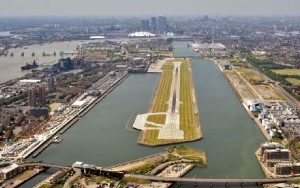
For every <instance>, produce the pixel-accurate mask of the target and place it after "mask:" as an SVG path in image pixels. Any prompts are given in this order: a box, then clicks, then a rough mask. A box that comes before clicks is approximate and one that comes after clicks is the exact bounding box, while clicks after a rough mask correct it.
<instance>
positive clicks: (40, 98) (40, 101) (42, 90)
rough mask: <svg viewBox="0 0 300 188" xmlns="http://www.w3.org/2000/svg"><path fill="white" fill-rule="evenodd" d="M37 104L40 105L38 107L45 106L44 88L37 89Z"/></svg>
mask: <svg viewBox="0 0 300 188" xmlns="http://www.w3.org/2000/svg"><path fill="white" fill-rule="evenodd" d="M39 103H40V105H45V104H46V88H45V87H40V88H39Z"/></svg>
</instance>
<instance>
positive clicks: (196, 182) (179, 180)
mask: <svg viewBox="0 0 300 188" xmlns="http://www.w3.org/2000/svg"><path fill="white" fill-rule="evenodd" d="M125 177H131V178H137V179H145V180H150V181H157V182H174V183H175V182H176V183H178V184H192V185H195V186H196V185H214V184H215V185H222V184H223V185H225V186H229V185H249V186H256V185H262V184H273V183H285V182H288V181H292V180H299V179H300V177H291V178H272V179H268V178H264V179H201V178H172V177H158V176H146V175H134V174H126V175H125Z"/></svg>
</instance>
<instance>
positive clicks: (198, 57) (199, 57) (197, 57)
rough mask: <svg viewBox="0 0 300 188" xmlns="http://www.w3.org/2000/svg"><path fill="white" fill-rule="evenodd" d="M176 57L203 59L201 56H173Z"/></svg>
mask: <svg viewBox="0 0 300 188" xmlns="http://www.w3.org/2000/svg"><path fill="white" fill-rule="evenodd" d="M173 57H174V58H182V59H202V58H201V56H200V55H199V56H173Z"/></svg>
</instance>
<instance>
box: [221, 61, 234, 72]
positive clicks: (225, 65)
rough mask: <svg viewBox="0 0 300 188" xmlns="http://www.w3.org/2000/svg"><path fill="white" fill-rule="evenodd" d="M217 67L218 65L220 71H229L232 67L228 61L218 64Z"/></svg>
mask: <svg viewBox="0 0 300 188" xmlns="http://www.w3.org/2000/svg"><path fill="white" fill-rule="evenodd" d="M219 65H220V67H221V69H222V70H231V69H232V65H231V63H229V62H228V61H221V62H220V63H219Z"/></svg>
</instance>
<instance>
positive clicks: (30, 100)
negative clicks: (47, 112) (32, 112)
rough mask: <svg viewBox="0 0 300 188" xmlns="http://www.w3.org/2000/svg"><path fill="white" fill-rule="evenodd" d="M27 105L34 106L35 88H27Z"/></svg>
mask: <svg viewBox="0 0 300 188" xmlns="http://www.w3.org/2000/svg"><path fill="white" fill-rule="evenodd" d="M28 106H32V107H35V106H36V97H35V88H31V89H29V90H28Z"/></svg>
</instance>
